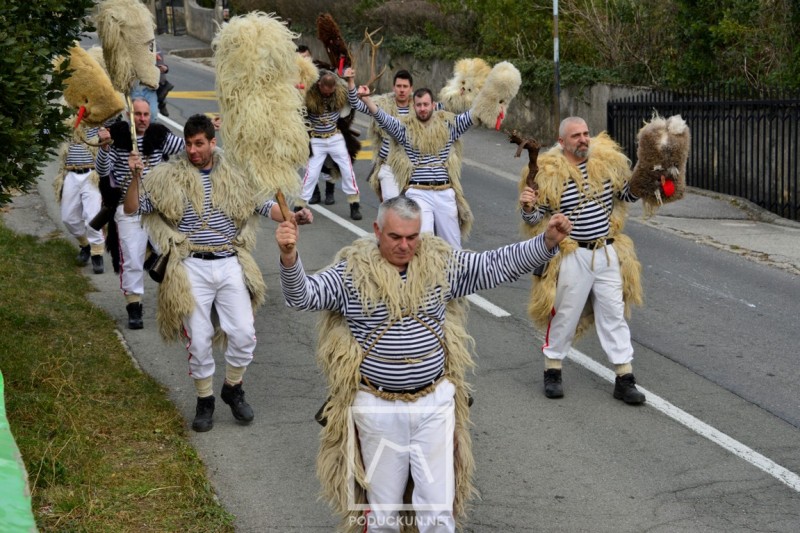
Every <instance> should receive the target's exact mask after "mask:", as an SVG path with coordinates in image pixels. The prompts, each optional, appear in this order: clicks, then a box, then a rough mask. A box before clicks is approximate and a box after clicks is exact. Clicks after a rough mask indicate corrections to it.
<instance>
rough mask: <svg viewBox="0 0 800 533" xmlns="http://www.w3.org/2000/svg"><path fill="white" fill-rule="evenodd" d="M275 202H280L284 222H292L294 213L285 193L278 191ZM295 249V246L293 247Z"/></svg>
mask: <svg viewBox="0 0 800 533" xmlns="http://www.w3.org/2000/svg"><path fill="white" fill-rule="evenodd" d="M275 201H276V202H278V207H279V208H280V209H281V215H283V220H291V219H292V212H291V211H290V210H289V206H288V205H287V203H286V197H285V196H284V195H283V191H282V190H280V189H278V191H277V192H276V193H275ZM292 248H294V246H292Z"/></svg>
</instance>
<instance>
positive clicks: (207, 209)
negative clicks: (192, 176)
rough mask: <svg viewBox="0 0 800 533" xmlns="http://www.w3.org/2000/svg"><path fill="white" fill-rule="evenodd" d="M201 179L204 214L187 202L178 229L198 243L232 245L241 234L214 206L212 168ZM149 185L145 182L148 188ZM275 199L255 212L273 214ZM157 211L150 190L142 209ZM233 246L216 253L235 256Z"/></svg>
mask: <svg viewBox="0 0 800 533" xmlns="http://www.w3.org/2000/svg"><path fill="white" fill-rule="evenodd" d="M198 173H199V175H200V178H201V180H202V181H203V213H202V214H199V213H197V211H195V209H194V207H193V206H192V204H191V203H190V202H187V203H186V209H185V211H184V212H183V216H182V217H181V220H180V222H179V223H178V227H177V230H178V232H180V233H182V234H184V235H187V236H188V238H189V241H190V242H191V243H192V244H193V245H196V246H202V247H213V248H224V247H231V244H232V243H233V239H234V238H235V237H236V234H237V233H238V231H239V230H238V229H237V228H236V224H234V222H233V220H232V219H231V218H230V217H228V216H227V215H226V214H225V213H223V212H222V211H220V210H219V209H218V208H216V207H214V206H213V205H211V192H212V184H211V169H209V170H199V171H198ZM146 186H147V184H146V183H145V188H146ZM273 205H275V202H273V201H272V200H267V201H266V202H264V203H263V204H261V205H260V206H258V207H256V208H255V212H256V213H258V214H260V215H262V216H265V217H269V216H270V210H271V209H272V206H273ZM154 211H156V208H155V206H154V205H153V202H152V200H151V199H150V197H149V196H148V195H147V192H145V193H143V194H141V195H140V196H139V212H140V213H152V212H154ZM234 253H235V252H234V251H233V249H232V248H231V249H229V250H224V251H223V250H221V251H219V252H215V255H217V256H219V257H228V256H230V255H234Z"/></svg>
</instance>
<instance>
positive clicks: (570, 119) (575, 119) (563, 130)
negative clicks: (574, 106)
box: [558, 117, 588, 139]
mask: <svg viewBox="0 0 800 533" xmlns="http://www.w3.org/2000/svg"><path fill="white" fill-rule="evenodd" d="M575 122H583V123H584V124H586V121H585V120H584V119H582V118H581V117H567V118H565V119H564V120H562V121H561V124H559V125H558V137H559V139H563V138H564V134H565V133H566V131H567V124H573V123H575ZM587 127H588V124H587Z"/></svg>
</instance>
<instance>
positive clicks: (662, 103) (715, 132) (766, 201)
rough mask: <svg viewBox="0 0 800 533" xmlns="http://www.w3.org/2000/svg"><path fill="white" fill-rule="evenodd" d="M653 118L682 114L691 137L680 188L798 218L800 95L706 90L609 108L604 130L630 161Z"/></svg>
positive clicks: (649, 97)
mask: <svg viewBox="0 0 800 533" xmlns="http://www.w3.org/2000/svg"><path fill="white" fill-rule="evenodd" d="M654 112H657V113H658V114H660V115H661V116H663V117H668V116H671V115H681V117H683V119H684V120H685V121H686V123H687V124H688V125H689V128H690V129H691V134H692V144H691V152H690V154H689V161H688V163H687V168H686V181H687V185H691V186H694V187H698V188H701V189H706V190H710V191H715V192H719V193H723V194H729V195H732V196H739V197H742V198H746V199H748V200H750V201H751V202H753V203H755V204H757V205H759V206H761V207H763V208H765V209H767V210H769V211H771V212H773V213H775V214H777V215H780V216H782V217H784V218H788V219H791V220H800V198H799V197H800V191H798V187H799V186H800V178H798V174H800V94H793V95H788V94H779V95H766V97H765V96H764V95H758V96H753V95H747V94H745V95H742V94H741V93H740V94H736V93H732V92H730V91H723V90H719V89H716V88H713V87H710V88H704V89H703V90H698V91H687V92H673V91H659V92H652V93H650V94H643V95H639V96H634V97H631V98H626V99H623V100H618V101H612V102H609V103H608V132H609V134H610V135H611V136H612V137H613V138H614V139H615V140H616V141H617V142H618V143H620V145H621V146H622V147H623V148H624V149H625V152H626V153H627V154H628V155H629V156H630V157H631V159H633V160H634V161H635V159H636V156H635V154H636V134H637V133H638V131H639V129H640V128H641V127H642V125H643V123H644V122H645V121H647V120H649V119H650V117H651V116H652V115H653V113H654Z"/></svg>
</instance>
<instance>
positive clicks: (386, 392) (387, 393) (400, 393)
mask: <svg viewBox="0 0 800 533" xmlns="http://www.w3.org/2000/svg"><path fill="white" fill-rule="evenodd" d="M443 379H444V373H442V374H439V375H438V376H437V377H436V378H434V379H433V382H431V383H429V384H427V385H423V386H421V387H417V388H415V389H407V390H392V389H385V388H383V387H380V388H376V387H375V386H374V385H373V384H372V383H370V382H369V380H368V379H367V378H366V377H362V378H361V386H362V388H361V390H363V391H365V392H368V393H370V394H372V395H373V396H377V397H378V398H381V399H382V400H388V401H390V402H393V401H395V400H401V401H404V402H413V401H416V400H417V399H419V398H422V397H423V396H427V395H428V394H430V393H432V392H433V391H435V390H436V387H437V385H439V383H440V382H441V381H442V380H443Z"/></svg>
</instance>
